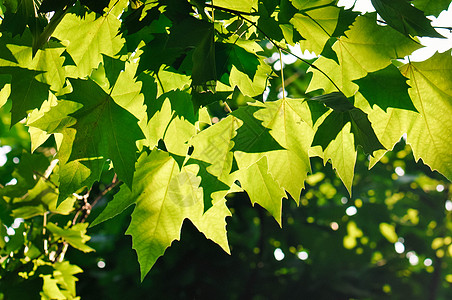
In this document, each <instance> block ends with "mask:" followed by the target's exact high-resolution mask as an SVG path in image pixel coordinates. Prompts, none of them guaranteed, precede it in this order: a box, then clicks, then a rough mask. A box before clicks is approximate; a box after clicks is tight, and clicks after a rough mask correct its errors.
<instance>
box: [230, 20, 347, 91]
mask: <svg viewBox="0 0 452 300" xmlns="http://www.w3.org/2000/svg"><path fill="white" fill-rule="evenodd" d="M238 17H240V18H242V19H243V20H245V21H247V22H249V23H251V24H252V25H253V26H254V27H256V29H257V30H259V31H260V32H261V33H262V34H263V35H264V36H265V38H267V39H268V40H269V41H270V43H272V44H273V45H274V46H275V47H276V48H278V49H280V50H281V51H284V52H285V53H287V54H290V55H292V56H294V57H296V58H297V59H298V60H300V61H302V62H304V63H305V64H307V65H308V66H310V67H311V68H313V69H315V70H317V71H319V72H320V73H322V74H323V75H324V76H325V77H326V78H327V79H328V80H329V81H330V82H331V83H332V84H333V85H334V87H335V88H336V89H337V90H338V91H339V92H341V93H342V91H341V89H340V88H339V87H338V86H337V85H336V83H335V82H334V81H333V80H332V79H331V78H330V76H328V75H327V74H326V73H325V72H323V71H322V70H321V69H319V68H318V67H317V66H316V65H314V64H312V63H310V62H309V61H307V60H305V59H303V58H301V57H299V56H298V55H296V54H294V53H292V52H291V51H290V50H287V49H286V48H284V47H282V46H280V45H279V44H278V43H276V42H275V41H273V40H272V39H271V38H270V37H269V36H268V35H267V34H266V33H265V32H264V31H263V30H262V29H261V28H259V26H257V24H256V23H255V22H253V21H251V20H249V19H247V18H245V17H244V16H242V15H240V14H238Z"/></svg>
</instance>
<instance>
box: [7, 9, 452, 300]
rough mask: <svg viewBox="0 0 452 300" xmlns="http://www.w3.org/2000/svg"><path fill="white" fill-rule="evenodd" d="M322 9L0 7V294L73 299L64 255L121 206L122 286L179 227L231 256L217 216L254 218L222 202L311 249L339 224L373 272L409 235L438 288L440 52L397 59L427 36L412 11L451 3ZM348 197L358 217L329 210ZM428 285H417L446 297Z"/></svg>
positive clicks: (71, 271) (449, 127)
mask: <svg viewBox="0 0 452 300" xmlns="http://www.w3.org/2000/svg"><path fill="white" fill-rule="evenodd" d="M337 2H338V1H334V0H280V1H279V0H259V1H258V0H234V1H226V0H213V1H199V0H190V1H176V0H160V1H155V0H154V1H149V0H142V1H140V0H131V1H127V0H112V1H108V0H102V1H99V0H98V1H95V0H80V1H77V0H63V1H55V0H42V1H41V0H6V1H4V2H3V3H2V4H0V10H1V11H0V15H1V17H2V18H1V24H0V31H1V36H0V89H1V90H0V107H1V108H0V118H1V119H0V133H1V135H0V149H1V152H0V153H2V152H3V153H5V155H6V156H5V157H6V158H7V159H6V160H5V162H2V161H1V160H0V165H2V167H1V169H0V187H1V189H0V232H1V235H0V278H1V283H0V299H3V298H2V297H4V299H14V298H15V297H16V299H18V298H17V297H18V296H17V295H20V293H21V292H24V291H23V288H20V286H21V285H22V284H28V285H30V286H33V287H34V289H35V288H37V290H38V292H37V293H36V295H32V296H30V299H32V297H37V298H38V299H39V297H41V299H76V297H77V295H76V289H75V283H76V281H77V277H75V276H74V275H76V274H78V273H81V272H82V269H81V268H80V267H79V266H77V265H76V264H72V263H71V261H70V260H68V259H67V255H66V254H67V253H68V251H69V252H70V251H72V250H70V249H71V248H74V249H77V250H78V251H81V252H84V253H88V252H91V251H93V250H95V249H97V248H96V247H94V245H95V244H96V242H95V241H92V242H89V241H90V236H89V232H90V231H92V232H96V230H99V229H98V228H105V225H99V224H105V223H104V222H110V223H108V224H112V223H111V222H114V220H122V219H123V218H124V216H125V215H126V216H131V221H130V224H129V225H128V228H127V231H126V234H127V235H130V236H131V238H132V247H133V249H134V250H135V251H136V254H137V256H138V262H139V267H140V272H141V280H144V278H145V277H146V275H147V274H148V273H149V271H150V270H151V268H152V267H153V266H154V264H156V262H157V260H158V259H159V257H161V256H162V255H163V254H164V253H165V251H166V250H167V248H168V247H169V246H170V245H171V244H172V243H173V242H174V241H178V240H180V238H181V230H182V227H183V224H185V223H187V220H188V221H189V222H190V223H191V224H192V225H193V226H194V227H193V228H196V229H197V230H198V231H199V232H201V233H202V234H203V235H204V236H205V237H206V238H207V239H209V240H211V241H213V242H214V243H216V244H217V245H219V247H221V248H222V249H223V250H224V252H226V253H230V252H231V249H230V245H231V244H230V242H231V243H232V245H234V243H237V235H235V234H234V233H228V232H227V231H226V228H227V227H228V228H229V227H230V224H229V223H228V220H229V219H230V220H236V219H234V217H232V218H231V216H234V215H236V214H237V215H239V216H242V217H243V218H244V219H245V220H246V221H244V222H251V220H255V218H256V217H255V215H253V214H254V213H253V212H250V210H249V209H248V208H247V207H244V206H243V204H242V203H241V202H240V204H237V203H238V202H239V201H240V200H238V199H242V200H241V201H242V202H243V200H244V199H245V200H246V199H249V201H250V202H251V203H252V205H253V206H254V205H255V204H258V205H259V206H260V207H262V208H263V209H265V211H266V212H267V213H268V214H269V215H271V216H272V217H273V218H274V219H275V220H276V222H277V224H278V225H279V226H286V225H287V226H289V227H291V226H293V224H297V225H298V226H300V227H303V226H306V228H307V229H305V230H301V231H300V232H298V233H297V235H300V236H303V234H306V236H311V237H313V236H315V235H318V237H319V239H317V240H315V239H314V240H315V242H314V240H313V242H312V243H311V245H310V247H313V248H316V249H318V250H319V252H318V254H317V255H319V256H318V259H326V260H328V258H327V257H328V255H326V254H325V253H326V252H324V256H323V257H322V256H321V253H322V252H321V251H320V248H321V247H326V244H322V243H326V242H322V240H321V238H323V239H325V240H328V239H330V238H331V236H332V234H333V233H335V232H336V231H337V230H338V229H339V228H340V229H339V231H338V232H340V235H337V236H336V237H335V238H334V239H335V241H336V243H335V244H334V245H335V247H336V248H337V247H339V248H341V249H340V251H338V255H343V256H344V257H349V256H350V253H354V255H360V254H363V253H364V255H363V256H361V257H364V260H367V261H372V263H374V264H377V265H378V264H380V265H379V266H387V265H389V264H390V262H391V259H395V258H394V257H393V256H391V255H389V254H388V255H389V257H386V256H383V254H384V255H386V254H387V253H389V250H383V249H385V247H386V248H387V247H394V244H396V253H395V255H397V253H398V254H401V253H405V250H403V251H402V252H399V251H398V250H397V245H399V249H400V247H402V246H403V247H407V248H408V247H411V248H412V252H407V253H406V257H408V258H409V257H410V256H411V257H414V256H415V257H417V258H418V259H425V260H426V261H427V262H428V260H427V259H429V260H430V261H432V259H434V260H435V267H434V269H428V267H430V266H431V265H432V264H433V261H432V263H431V264H430V263H426V264H425V266H424V267H425V268H423V269H422V268H421V266H418V267H417V269H416V268H415V269H414V270H409V272H411V273H413V272H414V273H415V274H417V273H416V272H421V269H422V272H424V271H425V272H427V273H426V274H427V275H425V274H424V275H425V276H428V274H430V275H431V276H438V278H443V279H445V280H446V282H449V284H450V283H452V271H451V272H449V271H446V272H445V273H444V272H443V273H441V272H440V271H441V270H448V264H450V263H451V262H450V256H451V255H452V239H451V237H450V232H451V230H452V222H451V216H452V215H451V213H450V211H451V210H452V207H451V206H452V202H451V201H450V194H449V186H450V185H449V180H450V179H452V147H451V146H452V121H451V118H450V116H451V115H452V56H451V53H450V51H447V52H445V53H435V54H434V55H433V56H432V57H431V58H429V59H427V60H425V61H422V62H411V61H410V60H409V55H410V54H411V53H412V52H413V51H415V50H417V49H419V48H421V47H423V46H422V45H421V44H420V43H419V39H418V37H432V38H442V35H441V34H440V31H438V30H436V29H437V28H434V27H433V26H432V25H431V21H430V20H429V19H428V18H427V17H426V16H427V15H433V16H438V15H439V14H440V13H441V12H442V11H443V10H445V9H447V8H448V7H449V5H450V3H451V2H450V1H447V0H446V1H444V0H441V1H435V2H434V4H431V1H423V0H415V1H411V2H409V1H406V0H392V1H390V0H372V1H371V2H372V5H373V7H374V8H375V10H376V12H372V13H360V12H356V11H353V10H352V9H345V8H344V7H340V6H338V5H337ZM298 47H299V48H300V49H301V50H302V51H303V52H304V51H305V50H308V51H310V52H314V53H315V54H316V55H317V58H316V59H314V60H309V59H305V58H303V57H301V55H299V54H297V53H298V52H297V51H296V49H297V48H298ZM406 56H408V59H407V60H406V61H407V62H406V63H404V62H402V61H401V60H400V59H402V58H404V57H406ZM288 58H291V59H293V60H294V61H296V63H294V64H293V65H291V66H288V65H284V61H287V59H288ZM405 144H406V145H405ZM394 147H395V148H394ZM393 149H395V150H394V151H393ZM411 151H412V152H411ZM411 153H412V156H413V157H412V158H411ZM405 157H409V158H410V159H411V160H410V162H405V161H404V162H402V161H401V159H402V158H405ZM423 164H425V165H426V166H428V167H429V168H426V167H425V166H424V165H423ZM327 165H329V166H331V169H332V170H334V172H335V174H336V175H337V177H338V178H340V181H342V183H340V181H339V180H338V179H337V178H336V177H335V176H336V175H334V174H333V173H332V171H331V170H330V169H329V168H330V167H329V166H327ZM409 166H413V167H409ZM365 167H369V168H372V169H371V170H370V171H365V170H364V168H365ZM397 168H400V169H397ZM419 168H420V170H421V171H422V172H420V171H419ZM394 169H397V170H398V171H397V172H398V173H397V172H396V173H393V170H394ZM401 172H403V173H404V174H405V172H406V173H407V174H408V173H409V172H412V173H411V174H412V176H411V177H410V176H405V177H404V178H405V179H404V178H402V177H403V175H404V174H402V173H401ZM391 176H392V177H391ZM365 177H368V178H365ZM372 178H373V179H375V181H372V180H371V179H372ZM352 187H353V188H352ZM397 189H398V190H397ZM355 194H357V195H359V196H358V197H354V195H355ZM351 198H355V200H353V201H354V202H353V205H352V206H349V207H353V209H355V210H356V209H360V208H362V209H360V214H359V215H360V217H359V218H358V217H356V218H355V219H353V218H354V217H352V216H354V215H355V213H352V212H351V211H349V213H347V214H346V215H344V212H343V209H342V208H341V207H342V206H341V205H344V204H345V203H347V202H348V201H349V200H347V199H350V201H351ZM314 199H315V200H314ZM344 199H345V200H344ZM107 200H108V201H107ZM107 202H108V203H107ZM283 204H284V206H285V208H286V206H287V210H288V212H289V213H288V214H287V215H286V214H285V213H284V212H283V210H282V207H283ZM445 205H446V208H447V207H449V208H450V209H449V208H448V209H446V210H445V209H444V206H445ZM99 206H100V207H105V208H104V209H103V210H102V211H101V212H99V210H98V207H99ZM353 209H352V210H353ZM255 210H257V211H258V212H259V218H257V219H256V220H257V221H256V222H258V223H259V222H262V220H263V218H262V217H261V215H262V214H263V213H264V210H261V208H255ZM92 211H95V212H96V213H93V214H91V212H92ZM423 213H425V214H426V217H425V218H422V217H421V216H420V215H422V214H423ZM374 214H375V215H374ZM292 215H293V217H292ZM228 217H229V218H228ZM253 218H254V219H253ZM366 218H368V219H369V220H373V222H368V223H366V222H365V220H366ZM110 219H111V220H110ZM305 221H306V222H305ZM117 222H118V223H121V222H122V221H121V222H120V221H117ZM234 222H237V221H234ZM266 222H267V221H266ZM121 224H122V223H121ZM312 224H315V225H316V226H318V227H319V228H321V229H320V231H316V230H317V229H316V230H312V228H311V226H313V225H312ZM96 225H98V226H96ZM94 226H95V227H94ZM101 226H104V227H101ZM118 226H119V227H121V225H118ZM231 226H232V227H234V226H237V225H231ZM250 226H251V225H250ZM399 226H400V227H399ZM404 226H405V227H404ZM410 226H412V227H413V228H415V229H416V230H418V231H416V230H408V229H406V228H407V227H410ZM184 227H186V225H184ZM96 228H97V229H96ZM234 228H240V227H234ZM309 228H311V229H309ZM413 228H412V229H413ZM120 231H121V229H118V230H116V234H118V232H120ZM239 231H240V229H239ZM322 232H327V233H322ZM261 234H262V233H260V235H261ZM228 236H229V237H230V238H231V237H234V239H235V240H233V241H228ZM403 236H405V238H407V244H406V245H405V244H404V239H403V238H402V237H403ZM408 237H412V239H411V240H410V242H408ZM366 239H367V241H366ZM422 239H424V241H423V242H420V240H422ZM195 240H196V241H199V239H195ZM257 240H259V238H257ZM338 241H339V243H338ZM413 241H416V242H413ZM87 243H88V244H87ZM97 243H98V242H97ZM271 243H272V245H273V246H274V247H276V248H278V249H280V250H281V249H283V248H284V247H285V248H284V249H285V251H286V253H287V251H289V252H293V253H294V254H297V255H301V256H300V257H305V255H310V254H308V252H309V251H308V250H307V249H308V248H307V247H308V246H307V245H306V246H301V245H295V244H294V245H292V244H291V242H289V241H288V242H286V244H285V245H283V246H281V242H280V240H279V239H278V238H276V239H274V240H273V241H272V242H271ZM278 243H279V244H278ZM385 243H386V244H385ZM397 243H399V244H397ZM410 243H411V244H410ZM341 244H342V245H341ZM400 244H401V245H402V246H400ZM203 245H206V244H203ZM236 245H237V244H236ZM320 245H321V246H320ZM338 245H339V246H338ZM342 246H343V247H342ZM377 246H378V251H376V250H375V248H377ZM100 247H101V246H100ZM291 247H292V248H291ZM297 247H298V248H297ZM238 248H239V249H240V246H239V247H238ZM261 248H262V246H261V247H257V249H261ZM336 248H335V249H336ZM68 249H69V250H68ZM253 249H254V248H253ZM262 249H263V248H262ZM262 249H261V250H262ZM284 249H283V250H284ZM359 249H361V250H359ZM261 250H256V252H257V253H256V255H257V254H258V253H259V252H260V251H261ZM283 250H281V251H283ZM100 251H102V250H100ZM262 251H263V250H262ZM347 251H348V252H347ZM353 251H355V252H353ZM393 252H394V251H393ZM300 253H305V254H300ZM408 253H411V254H410V255H408ZM416 253H417V254H416ZM267 254H268V253H267ZM267 254H265V255H267ZM83 255H89V254H83ZM263 255H264V254H263ZM413 255H414V256H413ZM307 257H308V256H306V258H305V259H307ZM314 257H315V255H314ZM305 259H302V258H300V260H305ZM350 260H351V258H350ZM410 262H411V261H410ZM79 264H80V263H79ZM258 265H259V263H256V266H258ZM287 268H288V269H289V271H288V272H290V267H288V266H286V269H287ZM338 269H339V268H338ZM395 269H397V268H395ZM424 269H425V270H424ZM372 270H373V269H372ZM436 270H439V271H438V272H437V271H436ZM286 271H287V270H286ZM376 272H378V270H377V271H376ZM411 273H410V274H411ZM366 274H367V276H375V278H380V279H381V277H379V276H378V274H373V275H372V274H368V273H366ZM410 274H408V275H406V277H407V278H408V277H409V276H411V275H410ZM341 275H344V278H346V277H347V274H341ZM424 275H422V276H424ZM419 276H421V275H419ZM314 277H315V276H314ZM314 277H310V279H311V280H312V281H315V280H314ZM355 277H356V278H358V277H359V274H353V276H351V277H350V278H355ZM347 278H349V277H347ZM371 278H372V277H371ZM422 278H424V277H422ZM438 278H437V279H435V280H436V282H439V280H440V279H438ZM380 279H379V280H376V282H377V286H378V288H376V289H379V292H378V293H377V292H375V294H372V293H373V292H372V293H370V292H369V291H372V289H373V287H370V286H367V287H366V288H363V290H365V292H363V290H359V289H358V288H357V290H353V289H351V288H350V291H349V292H347V293H344V297H354V298H366V297H377V296H375V295H378V297H380V296H381V295H380V294H379V293H381V292H383V294H382V295H385V294H384V293H386V294H390V293H391V287H390V286H388V285H385V284H384V283H383V281H384V280H382V279H381V280H380ZM341 280H342V279H340V280H337V281H336V283H338V284H340V283H341V282H342V281H341ZM401 282H402V283H403V280H401ZM402 283H401V284H402ZM378 284H381V286H383V288H380V286H379V285H378ZM439 286H440V285H438V284H437V285H436V287H435V288H434V289H432V292H431V293H430V294H429V296H428V297H436V296H437V295H440V296H441V297H444V299H446V298H447V296H448V295H450V293H449V294H447V292H446V291H444V292H439V291H438V289H439ZM331 290H334V288H331ZM305 292H306V295H309V292H310V291H305ZM368 293H370V294H368ZM413 293H414V294H413V295H414V296H416V295H417V294H415V293H416V291H413ZM325 295H326V294H325ZM237 297H238V296H237ZM325 297H327V296H325ZM381 297H383V296H381ZM347 299H348V298H347ZM431 299H435V298H431Z"/></svg>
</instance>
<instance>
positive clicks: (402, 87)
mask: <svg viewBox="0 0 452 300" xmlns="http://www.w3.org/2000/svg"><path fill="white" fill-rule="evenodd" d="M407 80H408V78H406V77H404V76H403V75H402V74H400V72H399V70H398V69H397V67H396V66H394V65H392V64H391V65H389V66H387V67H386V68H384V69H382V70H379V71H376V72H372V73H368V74H367V76H366V77H364V78H361V79H356V80H353V82H354V83H356V84H357V85H358V86H359V92H360V93H361V94H362V95H363V96H364V97H365V98H366V99H367V101H369V104H370V105H378V106H379V107H380V108H382V109H383V110H385V111H386V110H387V109H388V107H395V108H402V109H406V110H412V111H417V110H416V108H415V107H414V105H413V102H412V101H411V99H410V96H409V95H408V88H409V85H408V84H407V83H406V81H407Z"/></svg>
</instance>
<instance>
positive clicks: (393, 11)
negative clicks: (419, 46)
mask: <svg viewBox="0 0 452 300" xmlns="http://www.w3.org/2000/svg"><path fill="white" fill-rule="evenodd" d="M371 1H372V5H373V6H374V7H375V10H376V11H377V12H378V14H379V15H380V16H381V17H382V18H383V19H384V20H385V21H386V23H388V25H389V26H391V27H392V28H394V29H396V30H397V31H400V32H401V33H403V34H404V35H406V36H408V35H412V36H416V35H417V36H429V37H439V38H441V37H443V36H442V35H440V34H439V33H438V32H436V30H435V29H433V27H432V25H431V24H430V20H429V19H427V18H426V17H425V15H424V13H423V12H422V11H421V10H419V9H417V8H416V7H414V6H413V5H411V4H410V3H409V2H408V1H406V0H371Z"/></svg>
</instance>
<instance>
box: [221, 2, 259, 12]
mask: <svg viewBox="0 0 452 300" xmlns="http://www.w3.org/2000/svg"><path fill="white" fill-rule="evenodd" d="M214 4H215V5H216V6H219V7H223V8H227V9H232V10H236V11H239V12H245V13H246V12H252V11H253V10H257V0H237V1H229V0H216V1H215V3H214Z"/></svg>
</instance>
